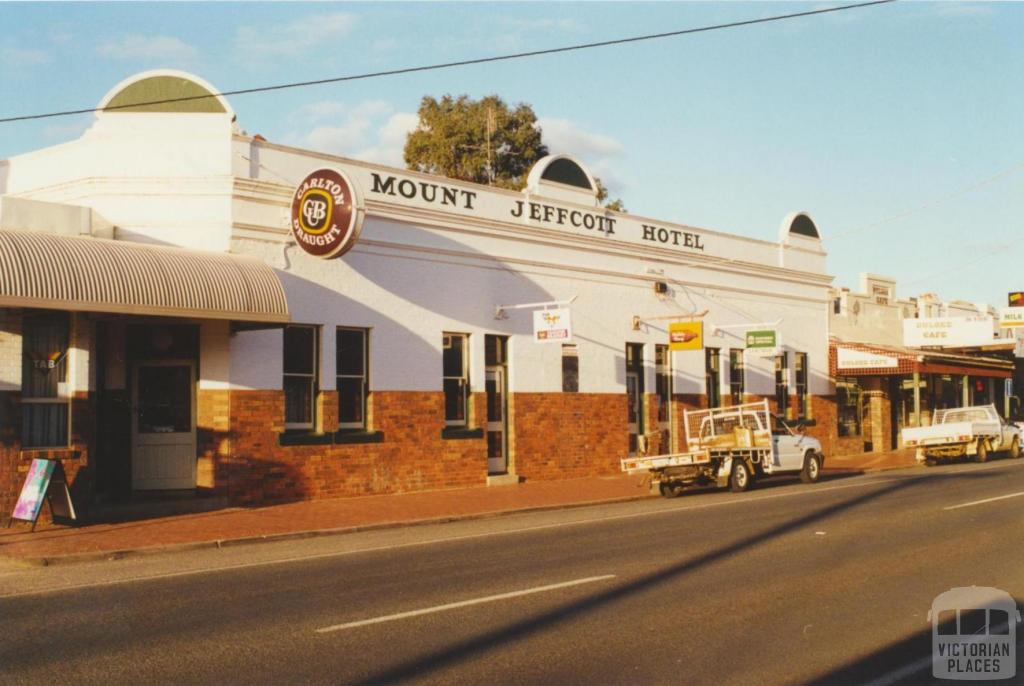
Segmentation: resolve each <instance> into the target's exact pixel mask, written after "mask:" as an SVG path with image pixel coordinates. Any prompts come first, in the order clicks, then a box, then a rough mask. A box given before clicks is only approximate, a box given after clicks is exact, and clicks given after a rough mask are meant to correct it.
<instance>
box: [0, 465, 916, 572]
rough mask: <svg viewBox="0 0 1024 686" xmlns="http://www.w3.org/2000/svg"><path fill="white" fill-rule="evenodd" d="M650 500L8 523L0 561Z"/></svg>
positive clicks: (602, 484) (490, 500)
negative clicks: (65, 523) (89, 522)
mask: <svg viewBox="0 0 1024 686" xmlns="http://www.w3.org/2000/svg"><path fill="white" fill-rule="evenodd" d="M914 465H915V462H914V453H913V451H907V450H904V451H897V452H893V453H869V454H865V455H855V456H847V457H837V458H832V459H830V460H829V461H828V464H827V465H826V473H827V472H833V473H836V472H848V471H859V470H869V471H874V470H879V469H895V468H901V467H912V466H914ZM643 497H653V496H651V493H650V489H649V488H648V482H647V477H646V475H638V474H632V475H626V474H623V475H617V476H610V477H589V478H580V479H569V480H563V481H531V482H525V483H520V484H514V485H507V486H484V487H473V488H460V489H448V490H442V491H429V492H419V493H407V494H398V495H380V496H365V497H358V498H338V499H333V500H317V501H307V502H296V503H289V504H285V505H274V506H269V507H260V508H228V509H223V510H218V511H214V512H204V513H197V514H187V515H176V516H170V517H160V518H154V519H146V520H139V521H130V522H123V523H114V524H92V525H87V526H80V527H66V526H58V525H44V524H40V525H39V527H37V529H36V531H35V532H34V533H32V532H30V531H29V525H28V524H26V523H23V522H15V523H14V525H13V526H12V527H11V528H10V529H0V556H5V557H8V558H13V559H16V560H21V561H25V562H35V563H52V562H56V561H61V559H62V558H63V559H64V560H65V561H67V560H69V559H84V558H90V559H91V558H95V557H102V556H104V555H111V556H113V555H115V554H123V553H125V552H128V551H132V552H140V551H143V552H146V551H151V550H158V549H160V548H167V547H170V548H175V547H181V546H188V545H203V544H207V545H212V544H215V543H216V542H218V541H221V542H223V541H237V540H239V539H249V538H260V537H273V536H288V535H301V534H304V533H309V532H324V531H336V530H346V529H349V530H357V529H364V528H370V527H378V526H394V525H401V524H412V523H417V522H427V521H444V520H446V519H461V518H470V517H479V516H488V515H493V514H497V513H502V512H514V511H522V510H529V509H539V508H557V507H570V506H574V505H580V504H585V503H598V502H610V501H615V500H625V499H632V498H643Z"/></svg>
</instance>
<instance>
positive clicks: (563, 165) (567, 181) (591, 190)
mask: <svg viewBox="0 0 1024 686" xmlns="http://www.w3.org/2000/svg"><path fill="white" fill-rule="evenodd" d="M526 192H527V193H529V194H530V195H540V196H544V197H547V198H558V199H561V200H569V201H572V202H578V203H580V204H583V205H595V206H596V205H598V200H597V180H596V179H595V178H594V176H593V175H592V174H591V173H590V172H589V171H588V170H587V168H586V167H584V166H583V163H582V162H580V161H579V160H577V159H576V158H575V157H573V156H572V155H548V156H547V157H542V158H541V159H539V160H537V163H536V164H535V165H533V168H532V169H531V170H530V175H529V176H528V177H527V178H526Z"/></svg>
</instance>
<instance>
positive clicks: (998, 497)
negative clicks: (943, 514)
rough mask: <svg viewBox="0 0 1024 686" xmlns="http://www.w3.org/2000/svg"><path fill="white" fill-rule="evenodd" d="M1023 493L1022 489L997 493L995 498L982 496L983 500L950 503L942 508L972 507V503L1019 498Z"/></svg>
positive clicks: (982, 503)
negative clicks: (1014, 491)
mask: <svg viewBox="0 0 1024 686" xmlns="http://www.w3.org/2000/svg"><path fill="white" fill-rule="evenodd" d="M1022 495H1024V491H1018V492H1016V493H1010V494H1008V495H999V496H996V497H995V498H984V499H983V500H972V501H971V502H969V503H960V504H959V505H950V506H949V507H944V508H942V509H943V510H959V509H960V508H961V507H973V506H974V505H984V504H985V503H994V502H995V501H997V500H1006V499H1007V498H1019V497H1020V496H1022Z"/></svg>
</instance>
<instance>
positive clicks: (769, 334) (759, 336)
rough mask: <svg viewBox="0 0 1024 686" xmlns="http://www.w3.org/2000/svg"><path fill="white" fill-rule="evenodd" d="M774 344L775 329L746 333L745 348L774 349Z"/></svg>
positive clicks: (775, 343)
mask: <svg viewBox="0 0 1024 686" xmlns="http://www.w3.org/2000/svg"><path fill="white" fill-rule="evenodd" d="M776 345H778V343H777V342H776V336H775V329H763V330H761V331H748V332H747V348H748V349H753V348H774V347H776Z"/></svg>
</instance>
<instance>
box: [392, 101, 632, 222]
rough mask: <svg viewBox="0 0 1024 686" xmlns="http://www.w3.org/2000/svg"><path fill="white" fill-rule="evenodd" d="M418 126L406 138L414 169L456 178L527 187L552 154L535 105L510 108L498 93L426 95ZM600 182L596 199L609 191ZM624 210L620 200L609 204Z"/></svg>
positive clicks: (407, 158) (409, 162)
mask: <svg viewBox="0 0 1024 686" xmlns="http://www.w3.org/2000/svg"><path fill="white" fill-rule="evenodd" d="M417 114H418V115H419V118H420V123H419V126H418V127H416V129H415V130H413V131H411V132H410V133H409V135H408V137H407V138H406V140H405V150H404V157H405V165H406V166H407V167H408V168H409V169H415V170H416V171H421V172H426V173H428V174H440V175H442V176H447V177H450V178H453V179H462V180H463V181H473V182H475V183H482V184H490V185H494V186H498V187H500V188H509V189H512V190H516V191H518V190H522V189H523V187H524V186H526V177H527V175H528V174H529V173H530V169H531V168H532V167H533V165H534V164H535V163H536V162H537V160H539V159H540V158H542V157H544V156H545V155H547V154H548V147H547V146H546V145H545V144H544V142H543V140H542V139H541V133H542V132H541V129H540V127H539V126H537V115H535V114H534V113H533V108H532V107H530V106H529V105H527V104H524V103H520V104H518V105H516V106H515V107H514V108H510V107H509V106H508V105H507V104H505V101H504V100H502V99H501V98H499V97H498V96H497V95H488V96H486V97H483V98H481V99H480V100H472V99H471V98H470V97H469V96H468V95H460V96H459V97H457V98H453V97H452V96H451V95H445V96H444V97H442V98H441V99H440V100H435V99H434V98H432V97H430V96H429V95H428V96H424V98H423V100H422V101H420V108H419V111H418V113H417ZM595 181H597V198H598V201H599V202H602V203H603V202H604V201H605V200H606V199H607V198H608V189H607V188H605V187H604V185H603V184H602V183H601V179H595ZM605 207H607V208H608V209H610V210H615V211H616V212H625V211H626V208H625V207H624V206H623V204H622V201H621V200H619V199H616V200H613V201H611V202H608V203H606V204H605Z"/></svg>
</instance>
